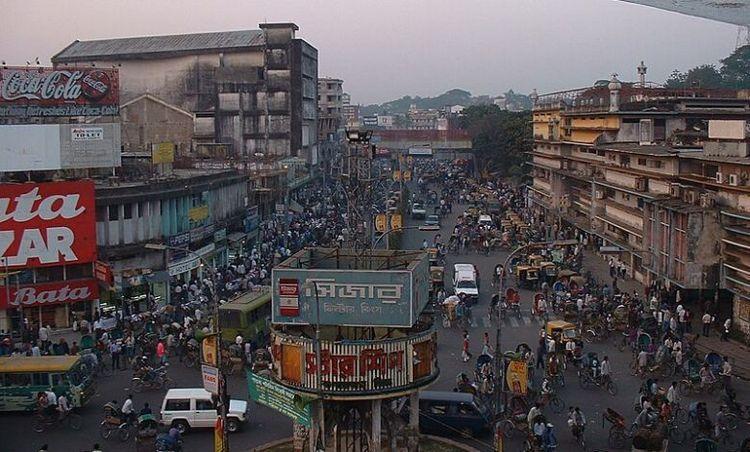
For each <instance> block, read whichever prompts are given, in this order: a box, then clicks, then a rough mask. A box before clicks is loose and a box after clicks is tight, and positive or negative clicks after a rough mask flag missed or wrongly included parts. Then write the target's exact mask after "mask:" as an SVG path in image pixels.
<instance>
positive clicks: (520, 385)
mask: <svg viewBox="0 0 750 452" xmlns="http://www.w3.org/2000/svg"><path fill="white" fill-rule="evenodd" d="M505 383H506V384H507V385H508V390H509V391H510V392H512V393H513V394H518V395H526V393H527V392H528V387H529V386H528V385H529V363H527V362H526V361H524V360H511V361H510V362H509V363H508V367H507V369H506V372H505Z"/></svg>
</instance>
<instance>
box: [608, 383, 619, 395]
mask: <svg viewBox="0 0 750 452" xmlns="http://www.w3.org/2000/svg"><path fill="white" fill-rule="evenodd" d="M607 392H608V393H609V395H612V396H616V395H617V384H615V382H614V381H612V380H609V381H608V382H607Z"/></svg>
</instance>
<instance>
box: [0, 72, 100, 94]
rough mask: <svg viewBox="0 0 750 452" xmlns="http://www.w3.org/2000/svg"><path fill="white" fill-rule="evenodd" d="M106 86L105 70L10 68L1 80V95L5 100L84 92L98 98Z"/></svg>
mask: <svg viewBox="0 0 750 452" xmlns="http://www.w3.org/2000/svg"><path fill="white" fill-rule="evenodd" d="M109 87H110V80H109V76H108V75H107V73H106V72H104V71H90V72H86V73H84V72H83V71H52V72H36V71H13V72H10V73H8V75H7V77H6V79H5V80H3V81H2V88H0V97H2V98H3V99H5V100H8V101H12V100H18V99H29V100H47V99H52V100H76V99H78V98H79V97H81V96H82V95H83V97H86V98H88V99H92V100H98V99H101V98H103V97H104V96H105V95H106V94H107V93H108V92H109Z"/></svg>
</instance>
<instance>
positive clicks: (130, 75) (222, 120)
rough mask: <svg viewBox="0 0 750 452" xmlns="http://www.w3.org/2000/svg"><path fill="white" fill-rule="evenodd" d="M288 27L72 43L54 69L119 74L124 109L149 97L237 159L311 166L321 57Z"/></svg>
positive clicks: (276, 25)
mask: <svg viewBox="0 0 750 452" xmlns="http://www.w3.org/2000/svg"><path fill="white" fill-rule="evenodd" d="M297 30H298V27H297V26H296V25H295V24H289V23H271V24H261V25H260V29H259V30H244V31H231V32H218V33H197V34H189V35H173V36H146V37H137V38H123V39H105V40H98V41H74V42H73V43H71V44H70V45H68V46H67V47H66V48H65V49H63V50H62V51H60V52H59V53H58V54H56V55H55V56H53V57H52V61H53V63H54V64H55V65H56V66H57V67H66V66H68V65H84V66H98V67H117V68H118V69H119V73H120V95H121V99H122V101H123V103H127V102H129V101H132V100H133V99H137V98H139V97H140V96H143V95H144V94H147V93H148V94H151V95H153V96H155V97H156V98H158V99H160V100H162V101H163V102H165V103H167V104H169V105H172V106H174V107H176V108H178V109H181V110H184V111H186V112H189V113H191V114H194V115H195V124H194V142H195V144H196V145H199V144H201V143H209V144H219V145H222V146H225V147H226V148H228V152H229V153H230V154H231V155H233V156H235V157H239V158H243V159H249V160H252V159H253V157H255V156H257V155H259V154H262V155H264V156H273V157H276V158H279V159H282V158H287V157H301V158H304V159H306V160H307V161H308V163H311V164H316V163H317V160H318V156H317V152H318V149H317V142H318V140H317V130H318V126H317V86H318V84H317V78H318V52H317V50H316V49H315V48H314V47H312V46H311V45H310V44H308V43H307V42H305V41H304V40H302V39H298V38H296V37H295V33H296V31H297Z"/></svg>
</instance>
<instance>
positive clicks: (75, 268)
mask: <svg viewBox="0 0 750 452" xmlns="http://www.w3.org/2000/svg"><path fill="white" fill-rule="evenodd" d="M92 276H93V270H92V269H91V264H78V265H68V266H66V267H65V278H66V279H80V278H90V277H92Z"/></svg>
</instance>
